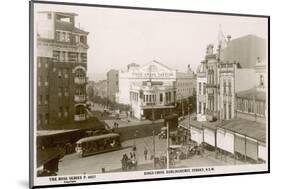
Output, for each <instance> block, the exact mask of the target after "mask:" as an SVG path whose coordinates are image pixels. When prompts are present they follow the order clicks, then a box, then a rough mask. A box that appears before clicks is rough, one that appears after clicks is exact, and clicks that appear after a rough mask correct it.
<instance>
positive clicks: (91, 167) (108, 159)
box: [58, 137, 242, 175]
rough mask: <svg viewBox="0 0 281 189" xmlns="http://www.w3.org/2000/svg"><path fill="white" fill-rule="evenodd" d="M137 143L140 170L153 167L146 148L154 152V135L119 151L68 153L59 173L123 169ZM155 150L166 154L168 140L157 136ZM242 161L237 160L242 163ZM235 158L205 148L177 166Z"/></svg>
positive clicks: (230, 161) (213, 163)
mask: <svg viewBox="0 0 281 189" xmlns="http://www.w3.org/2000/svg"><path fill="white" fill-rule="evenodd" d="M134 144H136V147H137V159H138V170H149V169H153V161H152V160H151V159H149V160H145V158H144V148H147V150H148V157H150V156H151V155H152V154H153V140H152V137H145V138H138V139H135V140H128V141H126V142H123V143H122V146H123V148H122V149H121V150H118V151H113V152H108V153H103V154H98V155H93V156H89V157H84V158H79V157H78V156H77V155H76V154H70V155H66V156H65V157H64V158H63V159H62V161H61V162H60V163H59V172H58V175H70V174H83V173H87V174H95V173H101V170H102V168H105V171H109V172H115V171H121V158H122V156H123V154H124V153H127V155H129V153H130V152H131V150H132V145H134ZM155 151H156V156H161V155H166V140H163V139H158V137H155ZM241 163H242V162H236V164H241ZM233 164H234V161H233V159H230V158H228V160H227V161H226V160H225V159H223V160H221V159H216V158H215V154H214V153H213V152H209V151H206V150H205V153H204V155H203V156H201V155H196V156H193V157H192V158H190V159H187V160H178V161H176V165H175V167H198V166H218V165H233Z"/></svg>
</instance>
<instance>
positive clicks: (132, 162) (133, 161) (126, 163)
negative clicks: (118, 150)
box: [121, 151, 138, 171]
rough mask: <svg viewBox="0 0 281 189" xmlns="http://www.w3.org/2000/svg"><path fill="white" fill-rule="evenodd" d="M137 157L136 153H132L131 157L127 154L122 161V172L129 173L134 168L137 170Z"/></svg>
mask: <svg viewBox="0 0 281 189" xmlns="http://www.w3.org/2000/svg"><path fill="white" fill-rule="evenodd" d="M137 163H138V162H137V155H136V152H135V151H131V152H130V154H129V156H128V155H127V154H126V153H125V154H123V157H122V159H121V164H122V170H123V171H127V170H131V169H132V168H134V169H136V168H137Z"/></svg>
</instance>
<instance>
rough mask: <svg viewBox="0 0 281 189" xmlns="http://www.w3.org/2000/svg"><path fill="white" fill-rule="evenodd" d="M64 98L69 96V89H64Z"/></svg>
mask: <svg viewBox="0 0 281 189" xmlns="http://www.w3.org/2000/svg"><path fill="white" fill-rule="evenodd" d="M64 96H68V88H67V87H65V88H64Z"/></svg>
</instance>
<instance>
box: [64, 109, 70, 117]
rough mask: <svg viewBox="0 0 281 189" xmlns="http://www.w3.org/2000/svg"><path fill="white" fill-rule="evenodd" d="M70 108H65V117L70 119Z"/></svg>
mask: <svg viewBox="0 0 281 189" xmlns="http://www.w3.org/2000/svg"><path fill="white" fill-rule="evenodd" d="M68 112H69V107H66V108H65V112H64V117H68Z"/></svg>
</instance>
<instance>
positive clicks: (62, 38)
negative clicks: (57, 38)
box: [61, 32, 65, 41]
mask: <svg viewBox="0 0 281 189" xmlns="http://www.w3.org/2000/svg"><path fill="white" fill-rule="evenodd" d="M61 41H65V32H61Z"/></svg>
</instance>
